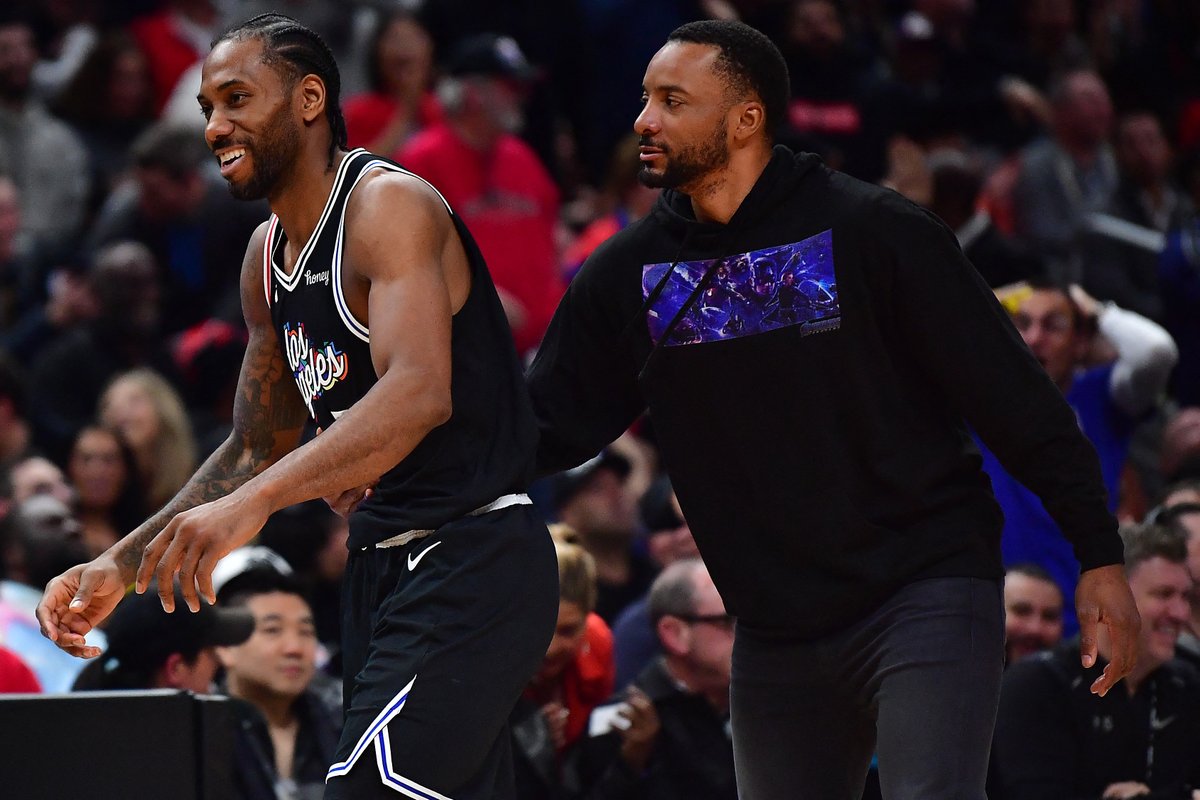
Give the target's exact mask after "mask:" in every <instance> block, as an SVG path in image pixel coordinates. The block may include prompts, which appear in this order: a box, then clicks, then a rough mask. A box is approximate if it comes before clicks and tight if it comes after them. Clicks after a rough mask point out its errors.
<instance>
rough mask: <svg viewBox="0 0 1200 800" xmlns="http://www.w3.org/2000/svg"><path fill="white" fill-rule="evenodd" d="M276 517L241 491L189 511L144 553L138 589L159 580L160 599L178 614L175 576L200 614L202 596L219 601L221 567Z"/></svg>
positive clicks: (186, 597) (260, 500) (194, 609)
mask: <svg viewBox="0 0 1200 800" xmlns="http://www.w3.org/2000/svg"><path fill="white" fill-rule="evenodd" d="M268 516H270V508H269V506H268V504H267V503H266V502H264V501H263V500H262V499H261V498H259V497H258V496H256V495H254V494H243V493H242V492H241V491H237V492H234V493H233V494H231V495H229V496H227V497H222V498H220V499H219V500H214V501H212V502H211V503H205V504H204V505H202V506H196V507H195V508H192V509H189V510H187V511H184V512H182V513H180V514H178V515H176V517H175V518H174V519H173V520H171V522H170V524H169V525H167V527H165V528H163V529H162V532H161V533H159V534H158V536H155V537H154V538H153V539H152V540H151V541H150V544H148V545H146V549H145V550H144V551H142V563H141V566H139V567H138V571H137V583H136V584H135V588H136V589H137V592H138V594H141V593H143V592H145V591H146V589H147V588H149V586H150V581H151V580H153V579H155V578H157V579H158V596H159V599H161V600H162V606H163V608H164V609H165V610H166V611H167V612H171V611H174V610H175V594H174V590H173V586H174V580H175V573H177V572H178V573H179V589H180V593H181V594H182V595H183V599H184V602H186V603H187V606H188V608H189V609H191V610H192V611H198V610H200V597H201V596H203V597H204V598H205V599H206V600H208V602H209V603H210V604H211V603H215V602H216V601H217V593H216V590H215V589H214V588H213V583H212V572H213V568H214V567H216V566H217V562H218V561H220V560H221V559H222V558H224V557H225V556H226V555H228V554H229V553H230V552H231V551H233V550H235V549H237V548H238V547H241V546H242V545H244V544H245V543H246V542H248V541H250V540H251V539H253V538H254V537H255V536H256V535H257V534H258V532H259V531H260V530H262V526H263V525H264V524H265V523H266V521H267V517H268Z"/></svg>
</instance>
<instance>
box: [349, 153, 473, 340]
mask: <svg viewBox="0 0 1200 800" xmlns="http://www.w3.org/2000/svg"><path fill="white" fill-rule="evenodd" d="M373 169H385V170H387V171H388V172H397V173H400V174H401V175H408V176H410V177H413V178H416V179H417V180H419V181H421V182H422V183H424V184H425V185H426V186H428V187H429V188H430V189H433V191H434V193H435V194H436V195H437V196H438V199H439V200H441V201H442V205H444V206H446V211H447V212H448V213H450V214H453V213H454V212H453V210H452V209H451V208H450V203H448V202H447V201H446V198H445V197H443V196H442V193H441V192H439V191H438V190H437V187H436V186H434V185H433V184H432V183H430V182H429V181H427V180H425V179H424V178H422V177H421V176H420V175H417V174H416V173H414V172H409V171H408V170H406V169H404V168H402V167H398V166H396V165H395V164H391V163H388V162H387V161H381V160H379V159H374V160H371V161H368V162H367V163H366V164H364V165H363V168H362V170H361V171H360V172H359V173H358V175H357V176H356V177H355V178H354V183H352V184H351V185H350V189H349V190H348V191H347V192H346V202H344V203H342V214H341V218H340V219H339V220H338V228H337V238H336V239H335V240H334V244H333V272H332V278H331V280H330V282H331V283H332V284H333V300H334V306H336V308H337V312H338V316H339V317H340V318H341V320H342V324H344V325H345V326H346V328H347V330H349V331H350V333H352V334H354V335H355V336H357V337H358V338H359V339H361V340H362V341H364V342H366V343H368V344H370V342H371V330H370V328H369V327H368V326H366V325H364V324H362V322H360V321H359V320H358V319H357V318H355V316H354V314H353V312H351V311H350V304H349V303H347V302H346V293H345V291H344V290H343V288H342V245H343V242H344V240H345V232H346V207H347V206H348V205H349V204H350V195H351V194H353V193H354V189H355V187H357V186H358V182H359V181H361V180H362V179H363V177H364V176H366V174H367V173H368V172H370V171H371V170H373Z"/></svg>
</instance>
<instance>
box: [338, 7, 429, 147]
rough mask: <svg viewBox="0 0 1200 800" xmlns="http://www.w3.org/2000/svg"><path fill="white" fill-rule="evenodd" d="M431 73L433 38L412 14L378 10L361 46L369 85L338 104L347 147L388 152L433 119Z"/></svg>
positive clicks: (399, 145)
mask: <svg viewBox="0 0 1200 800" xmlns="http://www.w3.org/2000/svg"><path fill="white" fill-rule="evenodd" d="M432 76H433V40H432V39H431V38H430V36H429V33H428V32H427V31H426V30H425V28H424V27H423V26H422V25H421V23H420V21H419V20H418V19H417V17H416V16H415V15H414V14H412V13H411V12H408V11H403V10H401V11H395V12H392V13H389V14H385V15H383V16H382V17H381V18H380V20H379V24H378V27H377V28H376V29H375V35H374V36H373V37H372V38H371V45H370V49H369V50H368V51H367V79H368V80H369V81H370V86H371V90H370V91H369V92H364V93H362V94H358V95H355V96H353V97H350V98H347V99H346V101H345V102H344V103H343V104H342V111H343V113H344V114H345V117H346V131H347V134H348V136H349V143H350V146H351V147H365V148H367V149H368V150H370V151H371V152H373V153H379V154H380V155H385V156H390V155H392V154H393V153H395V152H396V151H397V150H399V149H400V147H401V145H403V144H404V143H405V142H406V141H408V139H409V138H410V137H411V136H412V135H413V134H414V133H416V132H417V131H419V130H421V129H422V128H425V127H428V126H429V125H432V124H433V123H435V122H438V121H439V120H440V119H441V110H440V108H439V107H438V104H437V99H436V98H435V97H434V96H433V92H432V91H430V83H431V80H432Z"/></svg>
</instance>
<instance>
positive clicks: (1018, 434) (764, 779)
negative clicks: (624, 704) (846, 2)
mask: <svg viewBox="0 0 1200 800" xmlns="http://www.w3.org/2000/svg"><path fill="white" fill-rule="evenodd" d="M787 86H788V80H787V68H786V66H785V65H784V63H783V61H782V58H781V57H780V56H779V53H778V50H776V49H775V47H774V45H772V44H771V42H770V41H769V40H768V39H767V38H766V37H765V36H763V35H762V34H760V33H758V32H757V31H755V30H754V29H752V28H749V27H746V26H744V25H740V24H736V23H724V22H713V21H706V22H699V23H691V24H688V25H685V26H683V27H681V28H679V29H677V30H676V31H675V32H674V33H672V35H671V37H670V39H669V40H668V42H667V44H666V45H665V46H664V47H663V48H662V49H661V50H660V51H659V52H658V53H657V54H656V55H655V56H654V58H653V59H652V60H651V62H650V65H649V67H648V69H647V71H646V77H645V83H644V86H643V97H644V109H643V111H642V113H641V115H640V116H639V117H638V120H637V122H636V123H635V130H636V131H637V132H638V134H639V135H640V136H641V161H642V172H641V177H642V180H643V182H645V183H647V184H649V185H653V186H661V187H663V188H665V189H667V191H666V192H665V193H664V195H663V197H662V198H661V200H660V202H659V204H658V206H657V207H656V209H655V211H654V213H653V214H651V215H650V216H648V217H646V218H645V219H643V220H641V221H639V222H637V223H634V224H633V225H630V226H629V227H628V228H626V229H625V230H624V231H622V232H621V233H619V234H618V235H616V236H615V237H613V238H612V239H610V240H609V241H608V242H606V243H605V244H604V245H602V246H601V247H600V248H599V249H598V250H597V251H596V253H595V254H594V255H593V256H592V257H591V258H589V259H588V261H587V262H586V263H585V264H584V266H583V268H582V270H581V272H580V273H579V275H578V276H577V277H576V279H575V281H574V282H573V283H572V285H571V287H570V289H569V290H568V292H567V294H566V296H565V297H564V299H563V301H562V304H561V305H560V307H559V309H558V311H557V313H556V315H555V317H554V321H553V323H552V324H551V326H550V330H549V332H548V333H547V335H546V338H545V340H544V342H543V344H542V347H541V350H540V352H539V354H538V356H537V359H536V360H535V362H534V364H533V366H532V369H531V375H530V385H531V391H532V394H533V398H534V405H535V409H536V411H537V413H538V416H539V419H540V425H541V433H542V440H541V445H540V452H539V457H540V466H541V469H542V470H543V471H546V472H550V471H554V470H560V469H564V468H568V467H571V466H574V465H575V464H578V463H580V462H582V461H584V460H586V459H587V458H589V457H591V456H594V455H595V454H596V452H598V451H599V450H600V448H601V447H602V446H603V445H605V444H606V443H608V442H609V441H611V440H612V439H614V438H616V436H617V435H619V434H620V433H621V432H622V431H624V430H625V429H626V428H627V427H628V426H629V425H630V423H632V422H633V421H634V419H636V418H637V417H638V416H639V415H640V414H641V413H642V412H643V411H644V410H646V409H647V408H648V409H649V411H650V414H651V416H652V418H653V419H654V427H655V432H656V435H657V436H658V440H659V444H660V446H661V449H662V454H663V460H664V463H665V464H666V466H667V469H668V472H669V473H670V475H671V480H672V483H673V484H674V486H675V488H676V491H677V493H678V497H679V502H680V505H681V507H682V510H683V513H684V514H685V515H686V517H687V519H688V521H689V523H690V524H691V526H692V530H693V533H694V534H695V537H696V542H697V544H698V545H699V548H700V551H701V553H702V555H703V556H704V559H705V561H706V562H707V565H708V567H709V571H710V572H711V574H712V577H713V580H714V581H715V583H716V585H717V587H718V588H719V589H720V591H721V594H722V596H723V598H724V601H725V604H726V607H727V608H728V610H729V611H730V613H732V614H734V615H736V616H737V617H738V619H739V622H738V629H737V636H736V644H735V646H734V648H735V649H734V656H733V681H732V689H731V691H732V721H733V730H734V750H735V759H736V765H737V771H738V783H739V791H740V792H741V795H742V797H743V798H747V800H764V799H770V800H774V798H792V797H796V796H805V797H820V798H823V799H824V798H852V797H854V798H856V797H858V796H859V793H860V792H861V790H862V785H863V780H864V776H865V775H866V771H867V767H868V764H869V762H870V759H871V753H872V751H873V750H875V749H877V750H878V754H879V760H880V775H881V778H882V781H883V790H884V795H885V796H886V797H890V798H898V797H920V798H923V799H924V800H930V799H933V798H954V800H976V799H978V798H983V797H984V782H985V772H986V766H987V758H988V747H989V743H990V740H991V733H992V725H993V720H994V717H995V711H996V701H997V695H998V692H999V682H1000V674H1001V668H1002V664H1003V652H1004V630H1003V622H1002V617H1003V612H1002V609H1001V600H1000V583H999V582H1000V579H1001V576H1002V570H1001V564H1000V552H999V536H1000V527H1001V516H1000V512H999V509H998V508H997V506H996V503H995V501H994V499H993V498H992V495H991V491H990V489H989V485H988V481H987V478H986V477H985V476H984V475H983V473H982V472H981V471H980V466H979V465H980V458H979V454H978V451H977V450H976V448H975V447H974V445H973V444H972V440H971V438H970V435H969V433H968V425H969V426H971V427H972V428H974V430H975V431H977V432H978V433H979V435H980V437H981V438H982V439H983V440H984V441H985V442H986V443H987V444H988V446H989V447H992V448H994V451H995V452H996V454H997V456H998V457H999V458H1000V460H1001V461H1002V462H1003V463H1004V464H1005V465H1006V467H1008V468H1009V469H1010V470H1011V471H1012V472H1013V474H1015V475H1017V476H1019V477H1020V479H1021V480H1022V481H1024V482H1025V483H1026V484H1027V485H1029V486H1030V487H1031V488H1032V489H1033V490H1034V491H1036V492H1037V494H1038V495H1039V496H1040V497H1041V498H1042V500H1043V501H1044V502H1045V504H1046V506H1047V508H1048V509H1049V511H1050V513H1051V514H1052V515H1053V516H1054V517H1055V519H1056V520H1057V521H1058V522H1059V525H1060V527H1061V529H1062V530H1063V531H1064V532H1065V534H1066V535H1067V537H1068V538H1069V539H1070V540H1071V542H1072V544H1073V545H1074V547H1075V552H1076V555H1077V556H1078V558H1079V560H1080V563H1081V565H1082V567H1083V569H1084V573H1083V575H1082V577H1081V579H1080V582H1079V592H1078V594H1077V596H1076V604H1077V606H1078V609H1079V616H1080V619H1081V621H1082V624H1083V630H1084V637H1085V639H1084V641H1085V642H1086V644H1085V645H1084V646H1083V648H1082V651H1081V658H1082V660H1083V662H1084V664H1085V665H1088V666H1090V665H1091V664H1093V663H1095V660H1096V634H1097V630H1098V628H1099V627H1100V626H1101V625H1106V626H1107V627H1108V629H1109V632H1110V634H1111V636H1112V640H1113V642H1114V648H1113V658H1112V660H1111V661H1110V663H1109V665H1108V667H1107V668H1106V669H1105V671H1104V674H1103V676H1101V677H1100V678H1098V679H1097V680H1096V682H1095V684H1094V685H1093V687H1092V689H1093V691H1095V692H1097V693H1100V694H1103V693H1105V692H1107V691H1108V690H1109V689H1110V688H1111V687H1112V686H1113V684H1114V683H1115V682H1116V681H1117V680H1119V679H1120V678H1121V677H1122V676H1123V675H1126V674H1128V672H1129V670H1130V669H1131V667H1132V664H1133V658H1134V648H1135V640H1136V633H1137V629H1138V617H1137V611H1136V608H1135V606H1134V603H1133V599H1132V597H1131V596H1130V592H1129V587H1128V585H1127V584H1126V582H1125V579H1124V575H1123V573H1122V569H1121V566H1120V562H1121V542H1120V539H1119V538H1118V537H1117V534H1116V522H1115V520H1114V519H1113V518H1112V517H1111V515H1110V514H1109V513H1108V511H1107V509H1106V507H1105V503H1104V490H1103V487H1102V485H1101V480H1100V471H1099V467H1098V464H1097V460H1096V456H1095V453H1094V452H1093V451H1092V450H1091V448H1090V446H1089V445H1088V443H1087V442H1086V440H1085V439H1084V438H1083V436H1082V435H1081V434H1080V432H1079V428H1078V425H1077V424H1076V422H1075V417H1074V414H1073V413H1072V412H1071V410H1070V408H1068V407H1067V405H1066V404H1065V403H1064V402H1063V399H1062V396H1061V393H1060V392H1059V391H1058V390H1057V389H1056V388H1055V386H1054V385H1053V383H1051V382H1050V380H1049V379H1048V378H1047V377H1046V375H1045V372H1044V371H1043V370H1042V369H1041V368H1040V367H1039V365H1038V363H1037V361H1036V360H1034V358H1033V357H1032V356H1031V355H1030V353H1029V351H1028V349H1027V348H1026V347H1025V345H1024V344H1023V342H1022V340H1021V338H1020V336H1018V335H1017V333H1016V331H1015V330H1014V329H1013V327H1012V325H1011V323H1010V322H1009V321H1008V319H1007V315H1006V314H1005V313H1004V311H1003V309H1002V308H1001V307H1000V305H999V304H998V303H997V302H996V300H995V298H994V297H993V296H992V294H991V292H990V291H989V290H988V288H987V285H986V284H985V283H984V282H983V280H982V279H981V278H980V277H979V275H978V274H977V273H976V272H975V270H974V269H973V268H972V267H971V265H970V263H969V262H968V261H967V260H966V259H965V258H964V257H963V255H962V252H961V251H960V250H959V248H958V246H957V244H956V242H955V240H954V235H953V234H952V233H951V232H950V231H949V230H948V229H947V228H946V227H945V226H944V225H942V224H941V223H940V222H939V221H938V220H937V219H936V218H934V217H932V216H931V215H929V214H927V213H926V212H923V211H922V210H921V209H919V208H918V207H916V206H914V205H912V204H911V203H909V202H907V201H905V200H904V199H903V198H901V197H900V196H899V195H896V194H894V193H891V192H887V191H884V190H882V189H879V188H877V187H874V186H870V185H868V184H864V183H860V182H858V181H855V180H853V179H851V178H848V177H846V176H844V175H841V174H839V173H837V172H834V171H832V170H829V169H827V168H826V167H824V166H823V165H822V164H821V163H820V161H819V160H818V159H816V158H815V157H812V156H808V155H794V154H793V153H791V152H790V151H788V150H787V149H785V148H772V146H771V144H772V140H771V136H770V133H769V131H770V128H771V126H772V125H774V124H775V123H776V122H778V121H779V120H780V118H781V116H782V109H783V108H784V105H785V104H786V101H787ZM710 289H711V290H712V291H710ZM714 297H716V298H719V302H711V298H714ZM780 309H786V311H787V313H786V314H785V313H778V312H779V310H780Z"/></svg>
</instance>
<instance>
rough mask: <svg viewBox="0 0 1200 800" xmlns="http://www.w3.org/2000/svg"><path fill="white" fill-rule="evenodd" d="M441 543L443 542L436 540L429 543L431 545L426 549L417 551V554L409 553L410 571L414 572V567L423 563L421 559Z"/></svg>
mask: <svg viewBox="0 0 1200 800" xmlns="http://www.w3.org/2000/svg"><path fill="white" fill-rule="evenodd" d="M439 544H441V542H434V543H433V544H431V545H429V547H426V548H425V549H424V550H422V551H421V552H419V553H416V554H415V555H414V554H413V553H409V554H408V571H409V572H412V571H413V570H414V569H416V568H417V564H420V563H421V559H422V558H424V557H425V554H426V553H428V552H429V551H430V550H432V549H433V548H435V547H437V546H438V545H439Z"/></svg>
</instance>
